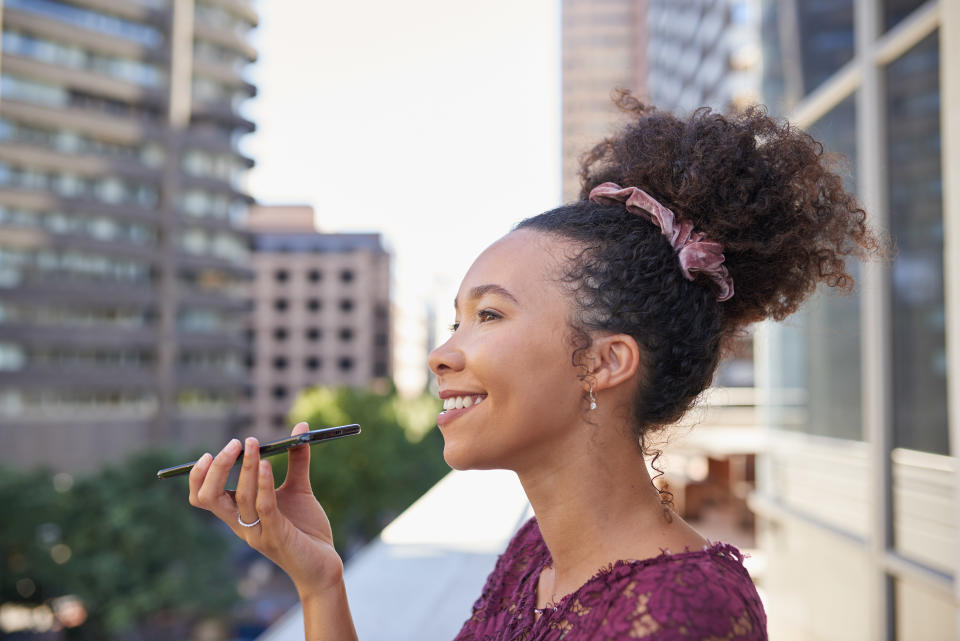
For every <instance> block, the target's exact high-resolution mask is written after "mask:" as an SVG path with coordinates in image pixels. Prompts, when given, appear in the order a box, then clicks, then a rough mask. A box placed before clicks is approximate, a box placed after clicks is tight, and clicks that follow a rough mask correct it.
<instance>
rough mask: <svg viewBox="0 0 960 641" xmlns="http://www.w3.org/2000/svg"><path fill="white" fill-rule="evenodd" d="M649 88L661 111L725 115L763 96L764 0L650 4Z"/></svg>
mask: <svg viewBox="0 0 960 641" xmlns="http://www.w3.org/2000/svg"><path fill="white" fill-rule="evenodd" d="M646 34H647V38H646V45H647V53H646V55H647V66H648V69H649V71H648V76H647V86H648V88H649V97H650V100H651V101H652V102H653V104H654V105H656V106H657V107H658V108H659V109H663V110H665V111H672V112H674V113H677V114H689V113H690V112H692V111H693V110H694V109H697V108H698V107H703V106H708V107H711V108H713V109H715V110H717V111H721V112H726V111H730V110H736V109H742V108H743V107H745V106H747V105H750V104H753V103H755V102H757V101H758V100H759V98H760V88H761V77H762V65H761V40H760V4H759V0H679V1H678V0H650V4H649V7H648V9H647V24H646Z"/></svg>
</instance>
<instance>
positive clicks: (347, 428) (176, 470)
mask: <svg viewBox="0 0 960 641" xmlns="http://www.w3.org/2000/svg"><path fill="white" fill-rule="evenodd" d="M359 433H360V426H359V425H357V424H356V423H354V424H352V425H340V426H337V427H325V428H323V429H321V430H313V431H312V432H304V433H303V434H297V435H296V436H290V437H288V438H282V439H280V440H278V441H270V442H269V443H261V444H260V456H261V457H264V456H274V455H276V454H280V453H282V452H286V451H287V450H289V449H290V448H291V447H296V446H298V445H303V444H304V443H307V444H313V443H319V442H321V441H329V440H332V439H335V438H343V437H344V436H353V435H354V434H359ZM242 461H243V452H241V453H240V456H238V457H237V461H236V463H234V465H239V464H240V463H241V462H242ZM195 463H196V461H194V462H193V463H184V464H183V465H174V466H173V467H165V468H164V469H162V470H159V471H158V472H157V478H159V479H168V478H170V477H171V476H179V475H181V474H188V473H189V472H190V470H192V469H193V466H194V465H195Z"/></svg>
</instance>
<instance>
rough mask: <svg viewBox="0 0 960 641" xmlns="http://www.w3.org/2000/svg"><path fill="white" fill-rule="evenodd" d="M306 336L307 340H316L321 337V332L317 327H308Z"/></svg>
mask: <svg viewBox="0 0 960 641" xmlns="http://www.w3.org/2000/svg"><path fill="white" fill-rule="evenodd" d="M306 336H307V340H310V341H318V340H320V339H321V338H323V332H322V331H320V329H319V328H317V327H310V328H308V329H307V333H306Z"/></svg>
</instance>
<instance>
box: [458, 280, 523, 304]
mask: <svg viewBox="0 0 960 641" xmlns="http://www.w3.org/2000/svg"><path fill="white" fill-rule="evenodd" d="M485 294H497V295H499V296H503V297H504V298H506V299H508V300H511V301H513V302H514V303H515V304H517V305H519V304H520V301H518V300H517V297H516V296H514V295H513V294H511V293H510V292H509V291H507V289H506V288H504V287H501V286H500V285H496V284H493V283H490V284H489V285H477V286H476V287H474V288H473V289H471V290H470V299H476V298H480V297H481V296H483V295H485ZM458 306H459V301H458V299H456V298H454V299H453V308H454V309H457V308H458Z"/></svg>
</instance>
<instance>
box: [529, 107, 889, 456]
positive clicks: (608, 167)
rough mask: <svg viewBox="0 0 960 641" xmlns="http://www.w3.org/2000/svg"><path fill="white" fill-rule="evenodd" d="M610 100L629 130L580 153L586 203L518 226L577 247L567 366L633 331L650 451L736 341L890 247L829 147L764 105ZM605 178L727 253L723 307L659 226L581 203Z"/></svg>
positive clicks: (641, 425) (638, 407)
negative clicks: (856, 262) (685, 268)
mask: <svg viewBox="0 0 960 641" xmlns="http://www.w3.org/2000/svg"><path fill="white" fill-rule="evenodd" d="M616 102H617V104H618V106H619V107H620V108H621V109H622V110H624V111H625V112H627V113H628V114H630V116H631V119H630V122H628V123H627V124H626V125H625V126H624V127H623V128H622V129H620V130H619V131H618V132H616V134H615V135H613V136H611V137H609V138H606V139H605V140H603V141H601V142H600V143H599V144H598V145H596V146H595V147H593V149H591V150H590V151H589V152H587V153H586V154H584V156H583V157H582V159H581V169H580V178H581V192H580V200H578V201H576V202H573V203H569V204H566V205H563V206H561V207H559V208H557V209H554V210H552V211H549V212H546V213H544V214H540V215H539V216H534V217H532V218H528V219H526V220H523V221H521V222H520V223H519V224H518V225H517V226H516V227H515V229H529V230H536V231H540V232H544V233H548V234H552V235H556V236H558V237H560V238H563V239H565V240H568V241H572V243H571V246H572V247H574V248H575V249H574V250H573V251H572V252H571V254H570V255H569V256H568V260H567V261H566V262H565V267H564V273H563V274H562V276H561V280H562V282H564V283H565V284H566V286H567V287H568V288H569V289H570V291H571V293H572V297H573V300H574V301H575V313H574V315H573V317H572V318H571V319H570V326H571V329H572V330H573V331H572V340H573V345H574V352H573V361H574V364H576V365H579V362H578V355H579V354H581V353H582V352H583V350H584V349H586V348H587V347H589V346H590V344H591V339H590V335H591V332H597V331H599V332H610V333H624V334H628V335H630V336H632V337H633V338H634V339H635V340H636V341H637V343H638V345H639V346H640V349H641V353H642V363H641V373H640V376H638V377H637V389H636V394H635V402H634V407H633V414H634V419H635V420H634V424H635V427H634V429H635V432H636V436H638V437H639V438H638V442H639V444H640V447H641V449H643V450H644V452H645V453H646V454H650V452H648V451H647V448H646V443H647V442H648V441H647V437H648V436H649V435H650V434H651V433H652V432H655V431H657V430H659V429H662V428H663V427H665V426H667V425H669V424H671V423H674V422H676V421H677V420H679V419H680V418H681V417H682V416H683V415H684V414H685V413H686V411H687V410H688V409H690V407H692V405H693V404H694V402H695V401H696V399H697V397H698V396H699V395H700V394H701V392H703V390H704V389H706V387H707V386H709V384H710V382H711V380H712V378H713V375H714V371H715V370H716V367H717V364H718V363H719V360H720V357H721V353H722V349H723V348H724V346H725V345H726V343H727V340H728V339H729V338H730V337H732V336H734V335H736V334H738V333H740V332H741V330H743V329H744V328H745V327H746V326H747V325H749V324H750V323H753V322H755V321H759V320H762V319H765V318H774V319H777V320H780V319H783V318H784V317H786V316H788V315H789V314H791V313H793V312H794V311H796V309H797V308H798V307H799V306H800V304H801V303H802V302H803V301H804V300H805V299H806V298H807V297H808V296H809V295H810V294H811V293H812V292H813V291H814V290H815V289H816V287H817V285H818V284H819V283H824V284H826V285H827V286H830V287H836V288H840V289H841V290H845V291H849V290H851V289H852V287H853V278H852V277H851V276H850V274H849V273H848V272H847V270H846V266H845V258H846V257H847V256H855V257H858V258H867V257H868V256H870V255H880V254H883V253H884V252H885V247H884V244H885V243H884V241H882V240H881V239H880V238H879V237H878V236H877V235H876V234H875V233H873V232H871V231H870V230H869V229H868V227H867V225H866V213H865V212H864V210H863V209H862V208H861V207H860V205H859V204H858V203H857V201H856V199H855V198H854V197H853V196H852V195H851V194H849V193H847V191H846V190H845V188H844V185H843V181H842V179H841V177H840V176H839V175H837V174H836V173H835V172H834V169H833V163H832V162H831V159H830V157H829V156H828V155H827V154H825V153H824V150H823V146H822V145H821V144H820V143H819V142H817V141H816V140H814V139H813V138H812V137H811V136H809V135H808V134H806V133H805V132H803V131H801V130H799V129H797V128H795V127H793V126H791V125H789V124H787V123H785V122H777V121H775V120H774V119H772V118H770V117H769V116H767V114H766V112H765V110H764V109H763V108H762V107H759V106H757V107H752V108H749V109H747V110H746V111H744V112H742V113H737V114H730V115H722V114H719V113H714V112H712V111H711V110H710V109H709V108H701V109H699V110H697V111H695V112H694V113H693V114H691V115H690V116H689V117H687V118H685V119H681V118H678V117H677V116H674V115H672V114H670V113H666V112H660V111H657V110H656V109H654V108H652V107H650V106H647V105H644V104H643V103H641V102H640V101H638V100H637V99H636V98H634V97H633V96H632V95H630V94H629V93H628V92H625V91H620V92H618V95H617V97H616ZM604 182H614V183H617V184H618V185H620V186H622V187H629V186H635V187H638V188H640V189H642V190H644V191H646V192H647V193H649V194H650V195H651V196H653V197H654V198H656V199H657V200H659V201H660V202H661V203H662V204H663V205H664V206H666V207H668V208H669V209H671V210H673V212H674V213H675V215H676V216H677V218H678V219H679V220H689V221H692V223H693V225H694V228H695V229H696V230H697V231H698V232H703V233H705V235H706V237H707V238H709V239H710V240H714V241H717V242H719V243H721V244H722V245H723V248H724V256H725V262H724V265H725V266H726V267H727V269H728V270H729V273H730V275H731V276H732V278H733V282H734V287H735V294H734V296H733V298H731V299H729V300H727V301H724V302H718V301H717V299H716V292H715V291H714V290H713V284H712V283H711V282H710V281H709V280H708V279H707V278H704V277H699V278H697V279H696V280H695V281H690V280H688V279H687V278H685V277H684V275H683V273H682V271H681V268H680V264H679V261H678V260H677V257H676V255H675V254H674V251H673V249H672V248H671V246H670V244H669V242H668V241H667V239H666V238H665V237H664V236H663V235H662V234H661V233H660V230H659V228H658V227H657V226H655V225H653V224H651V223H650V222H648V221H646V220H644V219H642V218H641V217H639V216H636V215H633V214H631V213H628V212H627V210H626V209H625V208H624V207H623V206H621V205H606V204H597V203H594V202H591V201H589V200H587V195H588V194H589V193H590V190H591V189H593V188H594V187H596V186H597V185H599V184H601V183H604ZM657 454H659V452H657Z"/></svg>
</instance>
